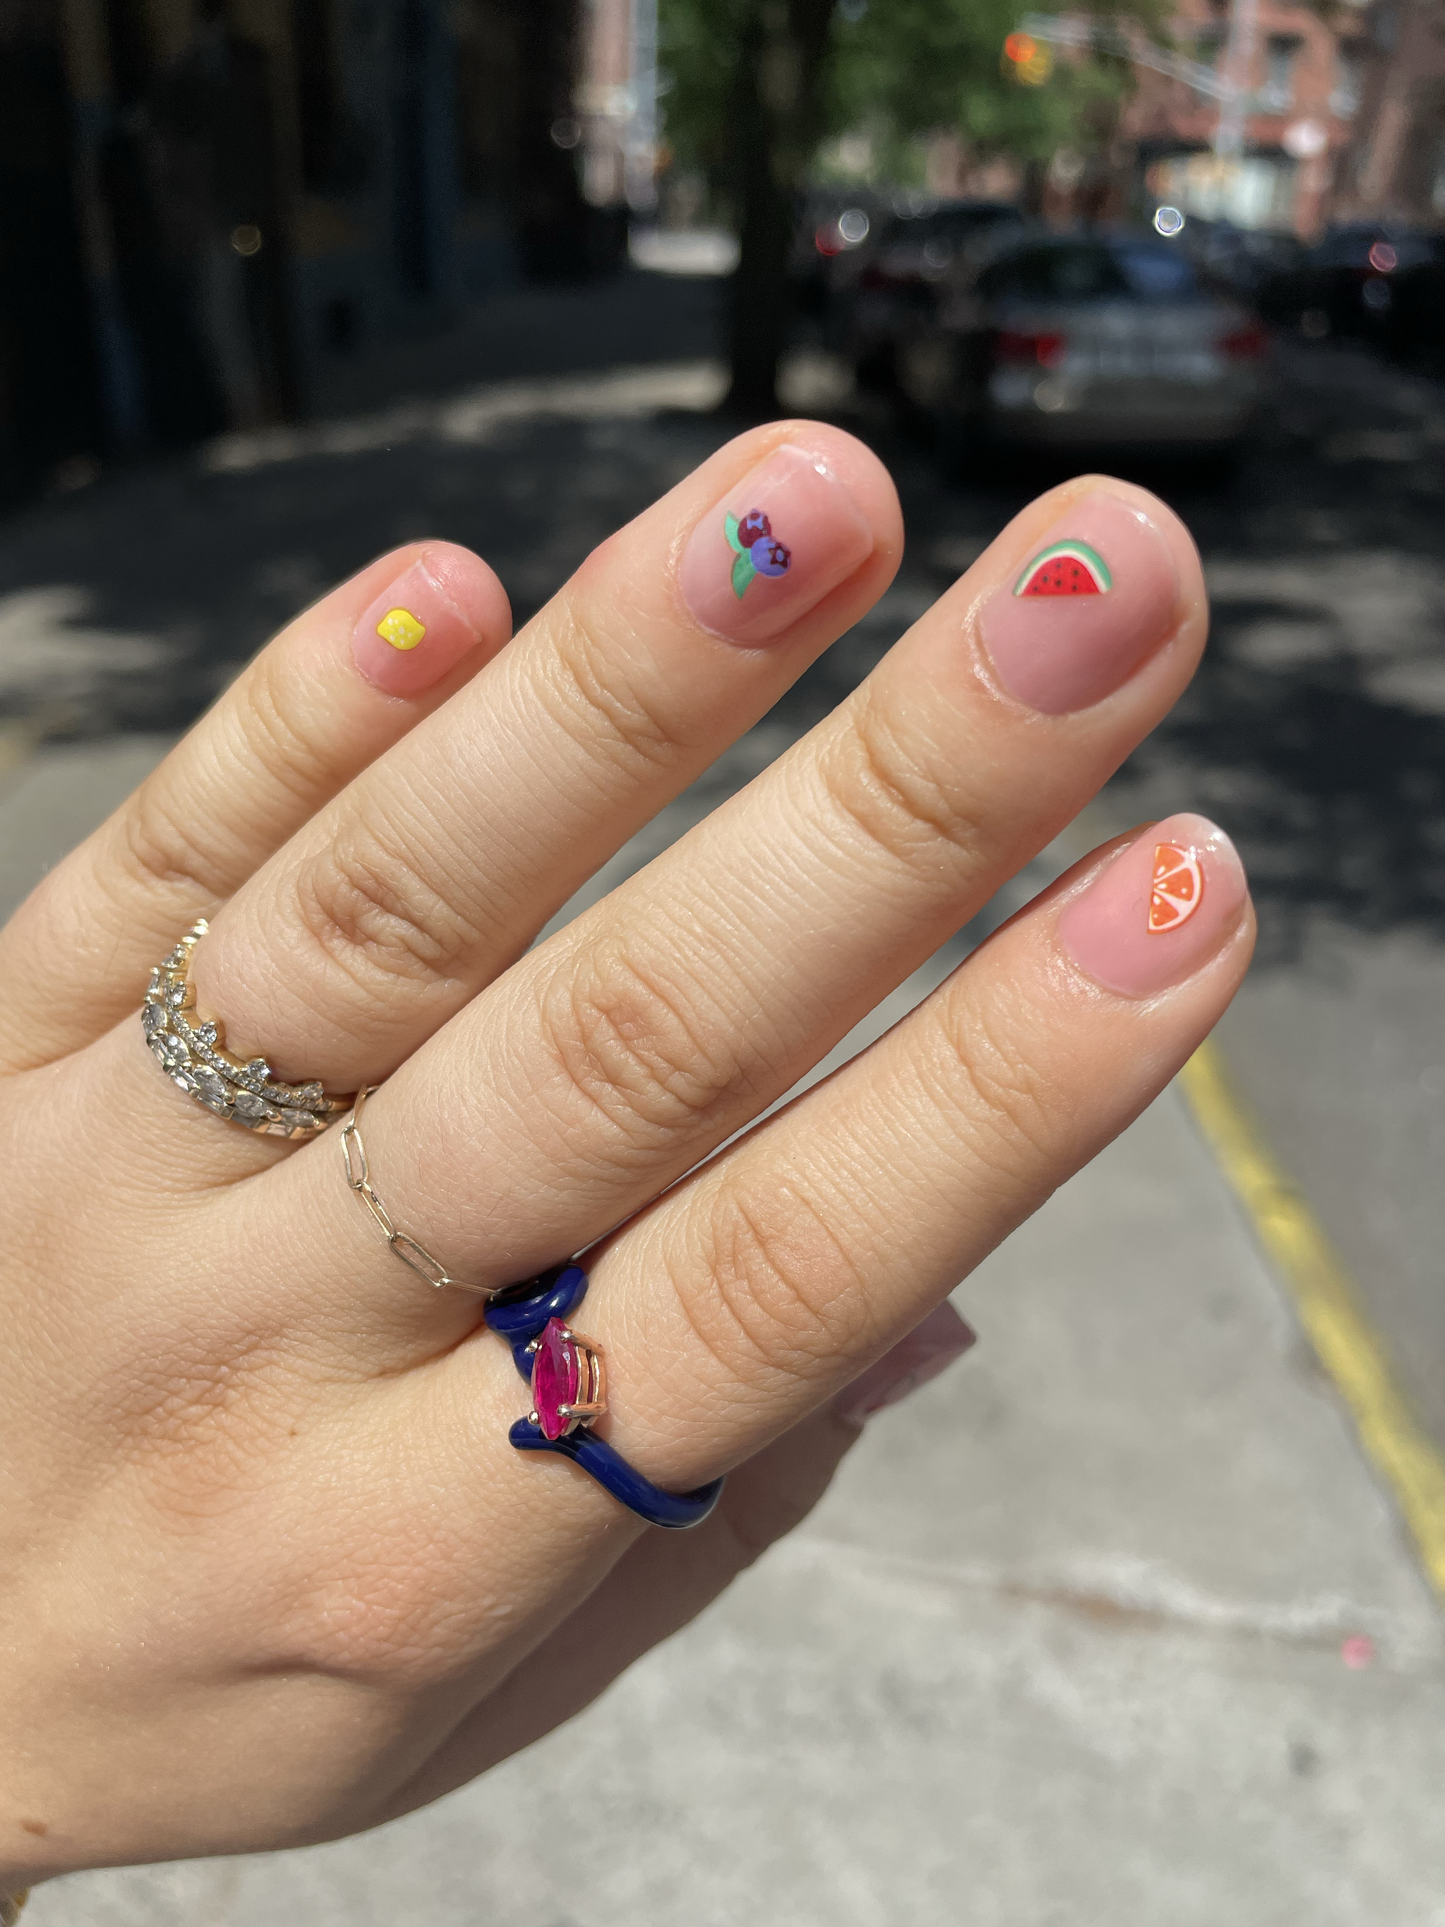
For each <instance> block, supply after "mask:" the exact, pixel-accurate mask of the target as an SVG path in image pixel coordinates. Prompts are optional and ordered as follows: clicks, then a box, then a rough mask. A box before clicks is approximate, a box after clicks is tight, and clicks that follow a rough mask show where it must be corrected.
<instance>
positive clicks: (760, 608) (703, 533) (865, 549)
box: [677, 444, 873, 647]
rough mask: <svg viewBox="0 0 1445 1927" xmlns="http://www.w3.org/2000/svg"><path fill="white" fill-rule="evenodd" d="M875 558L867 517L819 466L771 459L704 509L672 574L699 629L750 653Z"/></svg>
mask: <svg viewBox="0 0 1445 1927" xmlns="http://www.w3.org/2000/svg"><path fill="white" fill-rule="evenodd" d="M872 551H873V531H872V529H871V528H870V527H869V524H868V520H867V517H866V516H865V515H864V514H863V511H862V510H861V509H860V508H859V506H858V504H857V503H856V502H855V501H854V499H853V497H852V496H851V495H850V494H849V492H848V490H847V488H846V487H845V486H844V484H843V483H842V482H841V481H839V479H838V477H837V476H836V475H835V474H834V473H833V471H832V470H831V469H830V468H829V466H828V464H827V463H826V462H825V461H824V460H823V459H822V457H821V456H818V455H814V454H812V453H811V452H810V451H809V450H807V449H805V448H797V447H795V446H793V445H791V444H790V445H788V446H787V447H784V448H779V449H775V450H774V451H773V453H772V454H771V455H770V456H769V457H768V459H767V460H766V461H765V462H760V463H759V464H758V466H757V467H756V468H755V469H754V470H753V471H752V473H751V474H750V475H747V476H745V477H744V478H743V480H742V481H741V482H739V484H738V486H737V487H736V488H735V489H731V490H730V491H729V492H728V494H727V495H726V496H724V498H723V499H722V501H720V502H717V503H715V504H714V506H713V507H712V508H710V509H709V510H708V512H707V514H706V515H704V516H703V518H702V520H701V521H700V522H699V523H698V525H697V527H696V528H695V529H694V530H693V532H692V534H691V535H690V536H689V537H688V542H687V547H686V548H685V549H684V550H683V552H682V560H681V562H680V563H679V564H678V571H677V581H678V587H679V588H680V589H681V591H682V599H683V601H684V602H685V603H686V604H687V606H688V608H689V609H690V610H691V611H692V613H693V615H694V616H695V617H696V619H697V620H698V621H699V622H700V623H701V624H702V626H703V628H704V629H710V630H711V631H712V633H713V634H714V635H715V636H721V637H723V639H724V640H725V641H727V642H737V643H742V644H744V645H745V646H747V647H753V646H755V645H757V644H760V643H765V642H772V641H773V640H774V639H775V638H776V637H778V636H780V635H782V633H783V632H784V630H785V629H788V628H790V627H791V626H792V624H793V623H795V622H796V621H797V620H798V618H799V617H800V616H803V615H806V614H807V612H808V610H809V609H811V608H812V607H813V605H814V603H816V602H820V601H821V600H822V598H823V597H824V596H825V595H827V593H828V591H829V590H830V589H836V588H837V586H838V584H839V583H840V582H844V581H846V580H847V578H848V577H849V576H850V575H852V573H853V571H854V570H855V569H856V568H858V567H859V565H860V564H861V563H863V562H864V561H866V560H867V558H868V556H869V555H870V554H871V553H872Z"/></svg>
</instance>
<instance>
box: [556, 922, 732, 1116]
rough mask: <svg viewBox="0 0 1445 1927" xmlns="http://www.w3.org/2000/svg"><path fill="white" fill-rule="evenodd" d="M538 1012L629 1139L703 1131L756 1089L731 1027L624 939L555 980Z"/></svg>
mask: <svg viewBox="0 0 1445 1927" xmlns="http://www.w3.org/2000/svg"><path fill="white" fill-rule="evenodd" d="M539 1015H540V1020H541V1030H542V1035H543V1037H544V1038H545V1039H546V1042H547V1047H548V1049H549V1051H550V1053H551V1055H552V1056H553V1058H554V1059H555V1060H556V1062H557V1063H558V1064H559V1065H560V1067H561V1069H562V1070H563V1072H564V1073H565V1075H566V1077H567V1079H568V1081H569V1084H570V1086H571V1087H572V1088H573V1089H574V1090H575V1091H577V1092H579V1093H580V1094H581V1095H582V1097H583V1098H584V1099H585V1100H586V1101H587V1102H588V1104H589V1105H591V1106H592V1107H593V1108H594V1109H595V1110H596V1111H598V1112H600V1113H601V1115H602V1116H603V1118H604V1119H605V1120H606V1122H607V1124H608V1126H609V1127H610V1129H611V1130H612V1131H613V1132H614V1133H615V1134H616V1135H617V1136H618V1137H620V1138H621V1140H622V1141H623V1142H624V1143H626V1144H628V1145H634V1146H636V1147H637V1148H639V1149H642V1150H650V1149H652V1148H654V1147H655V1146H656V1144H657V1143H658V1142H659V1141H660V1140H663V1139H671V1138H674V1137H676V1136H677V1135H679V1134H682V1135H687V1134H689V1133H693V1132H696V1131H697V1130H699V1129H700V1128H702V1127H704V1126H705V1125H706V1124H707V1122H708V1121H709V1120H710V1119H712V1118H713V1117H714V1116H715V1115H716V1114H717V1113H718V1112H719V1111H731V1110H732V1109H733V1108H735V1106H736V1104H737V1103H738V1102H740V1101H742V1100H743V1099H745V1098H746V1097H747V1096H748V1095H749V1094H750V1093H751V1090H752V1083H753V1080H752V1078H751V1076H750V1074H749V1070H748V1067H747V1065H746V1064H745V1063H744V1062H743V1060H742V1058H741V1056H740V1054H739V1050H738V1044H737V1040H736V1039H735V1038H733V1037H731V1036H730V1035H729V1032H728V1029H727V1026H726V1025H725V1024H724V1023H723V1022H722V1021H721V1020H720V1019H719V1018H717V1017H716V1016H715V1015H709V1014H704V1013H702V1012H701V1011H700V1009H699V1004H698V999H697V997H696V995H694V994H690V993H689V992H688V991H687V990H686V989H684V988H682V987H680V986H678V985H676V984H669V983H667V982H665V981H664V980H663V978H662V977H661V975H660V974H652V973H649V972H648V971H647V970H645V969H644V968H643V967H642V965H641V964H639V963H638V962H637V961H636V959H635V958H634V957H632V956H629V955H628V953H627V952H626V950H624V948H623V947H622V946H621V944H620V943H618V942H616V941H612V942H607V943H602V944H599V945H595V946H593V947H592V948H591V949H589V950H588V951H587V952H586V953H584V955H583V956H582V957H581V958H580V959H579V960H578V962H577V964H576V967H575V969H573V970H571V971H566V972H562V973H559V974H558V976H556V977H554V978H553V979H551V980H550V981H549V982H548V983H546V984H545V985H544V987H543V989H542V992H541V1007H540V1012H539Z"/></svg>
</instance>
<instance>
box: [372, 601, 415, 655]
mask: <svg viewBox="0 0 1445 1927" xmlns="http://www.w3.org/2000/svg"><path fill="white" fill-rule="evenodd" d="M376 633H377V634H378V635H379V636H380V637H381V639H382V641H383V642H389V643H390V644H391V646H392V648H393V649H415V648H416V646H417V644H418V643H419V642H420V641H421V639H422V637H423V636H424V635H425V634H426V624H425V623H424V622H418V621H417V619H416V617H415V616H414V615H413V614H412V612H411V610H410V609H388V610H387V612H386V614H385V615H384V616H383V617H382V618H381V621H380V622H378V623H377V625H376Z"/></svg>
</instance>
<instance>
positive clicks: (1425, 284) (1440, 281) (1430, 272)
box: [1381, 247, 1445, 372]
mask: <svg viewBox="0 0 1445 1927" xmlns="http://www.w3.org/2000/svg"><path fill="white" fill-rule="evenodd" d="M1381 339H1382V343H1383V346H1384V347H1385V348H1386V349H1387V351H1388V352H1389V353H1390V354H1393V355H1399V356H1401V357H1402V358H1405V359H1407V360H1417V359H1418V360H1421V361H1423V362H1425V363H1426V364H1427V366H1429V367H1430V368H1432V369H1434V370H1436V371H1437V372H1441V371H1445V247H1441V248H1440V250H1439V251H1438V252H1437V253H1436V255H1435V257H1434V258H1433V259H1432V260H1429V261H1416V262H1414V263H1413V264H1412V265H1411V266H1409V267H1404V268H1399V269H1397V270H1396V271H1395V272H1394V273H1393V274H1392V275H1391V277H1390V311H1389V315H1388V317H1387V319H1386V321H1385V323H1384V324H1383V327H1382V330H1381Z"/></svg>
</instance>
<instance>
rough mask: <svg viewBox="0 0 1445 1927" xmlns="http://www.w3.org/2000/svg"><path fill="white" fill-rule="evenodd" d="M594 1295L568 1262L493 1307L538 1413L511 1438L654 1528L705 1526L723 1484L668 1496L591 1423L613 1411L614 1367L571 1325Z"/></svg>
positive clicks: (492, 1319)
mask: <svg viewBox="0 0 1445 1927" xmlns="http://www.w3.org/2000/svg"><path fill="white" fill-rule="evenodd" d="M586 1295H587V1273H586V1272H585V1271H584V1270H583V1269H582V1267H581V1266H580V1265H563V1266H562V1267H561V1269H560V1270H558V1271H549V1272H547V1273H546V1274H545V1275H544V1276H543V1277H541V1278H533V1279H529V1280H528V1282H527V1283H526V1284H524V1285H513V1286H511V1287H510V1288H509V1289H508V1290H506V1291H501V1292H498V1293H497V1295H496V1297H495V1298H493V1299H492V1301H491V1303H490V1304H489V1305H488V1306H487V1310H486V1321H487V1323H488V1324H489V1325H490V1326H491V1328H492V1330H493V1331H494V1332H496V1334H497V1336H498V1337H499V1338H505V1339H506V1341H507V1343H508V1344H509V1345H510V1346H511V1348H512V1360H513V1363H514V1364H515V1365H516V1367H517V1370H518V1371H519V1372H520V1373H521V1375H522V1377H523V1378H524V1379H526V1381H527V1383H528V1385H529V1386H530V1387H531V1388H532V1410H531V1412H530V1414H529V1415H528V1416H527V1417H526V1418H519V1419H518V1420H517V1422H516V1424H515V1425H514V1426H513V1427H512V1429H511V1431H510V1432H509V1433H508V1434H507V1436H508V1438H509V1439H510V1440H511V1442H512V1444H513V1445H514V1446H515V1447H516V1449H517V1451H519V1452H557V1453H560V1455H561V1456H562V1457H563V1458H565V1459H571V1461H572V1463H573V1464H574V1465H576V1466H580V1467H581V1469H582V1470H583V1471H584V1472H586V1473H587V1474H588V1475H589V1477H591V1478H594V1479H595V1480H596V1481H597V1483H598V1484H599V1485H600V1486H601V1487H602V1488H603V1490H604V1491H607V1492H610V1493H611V1494H612V1496H613V1498H614V1499H618V1500H620V1501H621V1503H622V1504H623V1505H625V1506H627V1507H628V1508H629V1509H630V1510H631V1511H633V1512H635V1513H636V1514H637V1515H638V1517H639V1518H641V1519H646V1520H647V1522H648V1524H649V1525H654V1526H672V1527H674V1528H682V1527H685V1526H695V1525H701V1523H702V1521H703V1520H704V1519H705V1518H706V1517H707V1515H708V1514H709V1513H710V1512H711V1511H712V1509H713V1507H714V1506H715V1505H716V1504H717V1502H718V1499H719V1497H720V1496H721V1494H722V1489H723V1481H722V1480H721V1479H714V1480H713V1481H712V1483H711V1485H700V1486H699V1487H698V1488H697V1490H696V1492H682V1493H678V1492H664V1491H663V1490H662V1489H661V1487H660V1486H655V1485H654V1484H653V1483H652V1481H651V1480H650V1479H644V1478H643V1476H642V1474H641V1473H640V1472H637V1471H634V1469H633V1468H632V1467H631V1466H630V1465H629V1464H628V1463H627V1461H626V1459H624V1458H623V1457H622V1456H621V1454H620V1453H617V1452H614V1451H613V1449H612V1447H611V1446H610V1445H609V1444H608V1443H607V1441H606V1440H605V1439H599V1438H598V1436H597V1434H596V1433H595V1432H594V1431H593V1430H592V1428H591V1423H590V1421H591V1420H592V1419H595V1418H600V1417H601V1416H602V1414H603V1413H604V1412H605V1411H606V1410H607V1368H606V1366H605V1365H604V1363H603V1359H602V1354H601V1352H600V1351H599V1350H598V1349H597V1347H596V1346H595V1345H594V1344H593V1343H592V1341H591V1339H588V1338H583V1337H582V1336H581V1335H580V1333H578V1332H574V1331H573V1329H572V1327H571V1326H570V1325H569V1324H568V1323H567V1319H568V1317H569V1316H570V1314H571V1313H572V1312H574V1311H575V1310H576V1309H577V1307H578V1305H580V1304H581V1303H582V1300H583V1299H584V1298H585V1297H586Z"/></svg>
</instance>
